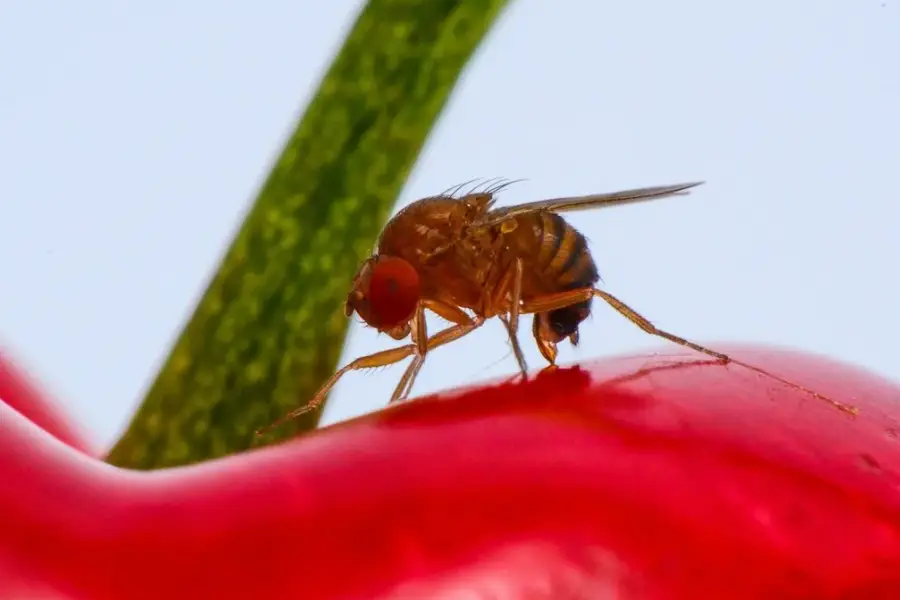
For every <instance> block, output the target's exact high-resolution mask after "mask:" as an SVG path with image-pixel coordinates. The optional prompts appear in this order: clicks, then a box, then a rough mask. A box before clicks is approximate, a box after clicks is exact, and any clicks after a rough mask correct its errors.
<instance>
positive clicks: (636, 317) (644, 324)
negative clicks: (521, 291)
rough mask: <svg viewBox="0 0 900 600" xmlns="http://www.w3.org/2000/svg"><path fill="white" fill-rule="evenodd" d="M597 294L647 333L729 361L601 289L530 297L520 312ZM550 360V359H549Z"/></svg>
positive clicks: (556, 306)
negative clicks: (659, 324) (652, 320)
mask: <svg viewBox="0 0 900 600" xmlns="http://www.w3.org/2000/svg"><path fill="white" fill-rule="evenodd" d="M593 296H597V297H599V298H602V299H603V300H604V301H605V302H607V303H608V304H609V305H610V306H612V307H613V308H614V309H616V311H618V313H619V314H621V315H622V316H623V317H625V318H626V319H628V320H629V321H631V322H632V323H634V324H635V325H637V326H638V327H640V328H641V329H643V330H644V331H646V332H647V333H649V334H651V335H655V336H659V337H661V338H664V339H667V340H669V341H671V342H675V343H676V344H678V345H680V346H685V347H687V348H690V349H692V350H696V351H697V352H702V353H703V354H707V355H709V356H712V357H713V358H715V359H716V360H719V361H720V362H722V363H728V362H731V360H732V359H731V357H730V356H728V355H727V354H722V353H721V352H716V351H715V350H710V349H709V348H706V347H705V346H701V345H700V344H695V343H694V342H691V341H689V340H686V339H684V338H683V337H680V336H677V335H675V334H672V333H669V332H668V331H663V330H662V329H660V328H658V327H656V326H655V325H653V323H651V322H650V321H648V320H647V319H645V318H644V317H642V316H641V315H640V314H638V312H637V311H635V310H634V309H633V308H631V307H630V306H628V305H627V304H625V303H624V302H622V301H621V300H619V299H618V298H616V297H615V296H613V295H612V294H608V293H606V292H604V291H602V290H598V289H594V288H583V289H580V290H571V291H568V292H559V293H556V294H548V295H546V296H541V297H538V298H532V299H531V300H527V301H525V302H523V303H522V312H534V313H539V312H541V313H542V312H549V311H551V310H556V309H559V308H565V307H567V306H571V305H573V304H577V303H579V302H584V301H585V300H589V299H590V298H591V297H593ZM535 336H537V330H535ZM539 346H540V344H539ZM554 358H555V354H554ZM551 362H552V361H551Z"/></svg>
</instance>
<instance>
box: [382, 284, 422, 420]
mask: <svg viewBox="0 0 900 600" xmlns="http://www.w3.org/2000/svg"><path fill="white" fill-rule="evenodd" d="M410 326H411V330H410V337H412V340H413V344H415V348H416V349H415V357H414V358H413V361H412V362H411V363H410V364H409V366H408V367H406V371H405V372H404V373H403V377H401V378H400V383H398V384H397V387H396V388H394V393H393V394H391V399H390V400H389V401H388V404H392V403H394V402H397V401H398V400H401V399H403V398H406V396H407V395H409V392H410V390H411V389H412V384H413V381H414V380H415V378H416V376H417V375H418V374H419V371H420V370H421V369H422V365H423V364H425V355H426V354H427V353H428V328H427V326H426V325H425V309H424V307H423V306H422V303H421V302H420V303H419V307H418V308H417V309H416V314H415V315H414V316H413V318H412V322H411V323H410Z"/></svg>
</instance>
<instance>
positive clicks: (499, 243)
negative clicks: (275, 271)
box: [266, 182, 855, 429]
mask: <svg viewBox="0 0 900 600" xmlns="http://www.w3.org/2000/svg"><path fill="white" fill-rule="evenodd" d="M506 185H508V184H506V183H501V184H499V185H495V186H493V187H492V188H490V189H488V190H485V191H483V192H477V193H469V194H466V195H464V196H456V195H455V194H450V193H447V194H443V195H440V196H435V197H431V198H423V199H421V200H417V201H416V202H413V203H412V204H410V205H409V206H407V207H406V208H404V209H403V210H401V211H400V212H399V213H398V214H397V215H396V216H394V218H392V219H391V220H390V222H388V224H387V225H386V226H385V228H384V231H383V232H382V234H381V237H380V239H379V240H378V246H377V248H376V251H375V253H374V254H373V255H372V256H371V257H370V258H368V259H367V260H366V261H365V262H364V263H363V264H362V265H361V266H360V268H359V270H358V271H357V273H356V276H355V277H354V279H353V283H352V285H351V287H350V292H349V294H348V295H347V302H346V305H345V312H346V314H347V316H348V317H349V316H351V315H353V314H354V313H357V314H358V315H359V316H360V317H362V319H363V321H365V322H366V323H367V324H368V325H370V326H372V327H375V328H376V329H378V330H379V331H381V332H385V333H388V334H389V335H390V336H391V337H393V338H394V339H397V340H401V339H405V338H407V337H408V338H409V339H410V343H408V344H406V345H403V346H400V347H397V348H391V349H388V350H382V351H380V352H375V353H373V354H369V355H366V356H361V357H359V358H357V359H355V360H353V361H352V362H350V363H349V364H347V365H344V366H343V367H341V368H340V369H339V370H338V371H337V372H336V373H334V375H332V376H331V377H329V379H328V380H327V381H326V382H325V383H324V384H323V385H322V387H321V388H320V389H319V391H318V392H317V393H316V395H315V396H313V398H312V399H311V400H309V402H307V403H306V404H305V405H303V406H301V407H300V408H297V409H296V410H293V411H291V412H290V413H288V414H287V415H285V416H284V417H282V419H280V420H278V421H276V422H275V423H273V424H272V425H271V426H270V427H269V428H271V427H274V426H276V425H278V424H279V423H281V422H283V421H284V420H286V419H291V418H294V417H296V416H297V415H300V414H303V413H305V412H308V411H310V410H313V409H315V408H316V407H319V406H321V404H322V402H323V401H324V399H325V397H326V395H327V394H328V392H329V390H331V389H332V387H333V386H334V384H335V383H336V382H337V381H338V379H340V377H341V376H343V375H344V374H345V373H347V372H349V371H353V370H357V369H369V368H373V367H381V366H386V365H390V364H394V363H396V362H399V361H401V360H403V359H404V358H409V357H413V361H412V362H411V363H410V365H409V366H408V367H407V369H406V372H405V373H404V375H403V377H402V379H401V380H400V383H399V384H398V385H397V387H396V388H395V389H394V393H393V395H392V396H391V401H392V402H394V401H397V400H401V399H404V398H406V397H407V396H408V394H409V393H410V390H411V388H412V384H413V382H414V381H415V379H416V376H417V374H418V372H419V370H420V369H421V367H422V364H423V362H424V360H425V356H426V354H428V353H429V352H430V351H431V350H433V349H435V348H438V347H440V346H443V345H445V344H449V343H452V342H453V341H455V340H458V339H460V338H462V337H463V336H466V335H468V334H469V333H470V332H472V331H474V330H475V329H477V328H478V327H480V326H481V325H482V324H483V323H484V322H485V321H486V320H487V319H490V318H492V317H499V318H500V319H501V320H502V321H503V322H504V324H505V325H506V328H507V331H508V333H509V337H510V343H511V345H512V347H513V350H514V352H515V354H516V360H517V362H518V363H519V369H520V370H521V372H522V374H523V375H526V373H527V366H526V365H525V359H524V356H523V354H522V351H521V348H520V346H519V343H518V339H517V335H516V332H517V327H518V318H519V315H520V314H533V315H534V325H533V329H532V333H533V334H534V338H535V342H537V346H538V349H539V350H540V352H541V354H542V355H543V356H544V358H545V359H547V361H548V362H549V363H550V364H551V365H553V364H555V361H556V354H557V349H556V345H557V343H558V342H561V341H563V340H565V339H568V340H569V341H571V342H572V343H573V344H577V343H578V327H579V325H580V324H581V322H582V321H584V320H585V319H586V318H587V317H588V315H589V314H590V311H591V302H592V301H593V299H594V298H595V297H598V298H601V299H603V300H604V301H605V302H606V303H607V304H608V305H610V306H611V307H612V308H614V309H615V310H616V311H618V312H619V313H620V314H621V315H622V316H624V317H625V318H627V319H628V320H629V321H631V322H632V323H634V324H635V325H637V326H638V327H640V328H641V329H642V330H644V331H646V332H647V333H649V334H652V335H655V336H659V337H661V338H663V339H666V340H669V341H670V342H674V343H676V344H679V345H681V346H684V347H685V348H690V349H692V350H695V351H697V352H701V353H703V354H706V355H707V356H711V357H713V358H715V359H716V360H717V361H719V362H721V363H723V364H726V363H729V362H736V363H738V364H741V365H742V366H744V367H745V368H748V369H750V370H752V371H755V372H757V373H759V374H763V375H766V376H768V377H772V378H773V379H776V380H778V381H781V382H783V383H785V384H788V385H790V386H792V387H795V388H797V389H801V390H804V391H806V392H808V393H810V394H811V395H812V396H815V397H817V398H819V399H822V400H826V401H828V402H829V403H831V404H832V405H834V406H835V407H837V408H839V409H840V410H844V411H847V412H853V411H854V410H855V409H854V408H853V407H851V406H848V405H844V404H842V403H840V402H836V401H834V400H831V399H829V398H826V397H824V396H821V395H820V394H817V393H815V392H813V391H811V390H808V389H806V388H804V387H802V386H799V385H797V384H795V383H793V382H790V381H788V380H786V379H783V378H781V377H779V376H777V375H774V374H772V373H769V372H767V371H765V370H763V369H760V368H758V367H754V366H753V365H748V364H746V363H742V362H739V361H735V360H734V359H733V358H731V357H730V356H728V355H727V354H722V353H720V352H716V351H715V350H711V349H710V348H706V347H705V346H701V345H699V344H696V343H694V342H691V341H689V340H687V339H685V338H683V337H680V336H677V335H675V334H672V333H669V332H667V331H664V330H662V329H659V328H658V327H656V326H654V325H653V324H652V323H651V322H650V321H648V320H647V319H646V318H644V317H643V316H641V315H640V314H638V313H637V311H635V310H634V309H632V308H631V307H629V306H628V305H627V304H625V303H624V302H622V301H621V300H619V299H618V298H616V297H615V296H613V295H612V294H610V293H609V292H605V291H603V290H599V289H597V288H596V287H594V285H595V284H596V282H597V281H598V280H599V279H600V277H599V275H598V273H597V266H596V264H594V259H593V258H592V257H591V253H590V251H589V250H588V247H587V241H586V240H585V238H584V236H583V235H581V233H579V232H578V231H577V230H576V229H575V228H574V227H572V226H571V225H569V224H568V223H567V222H566V221H565V220H564V219H563V218H562V217H561V216H560V215H559V214H558V213H559V212H563V211H573V210H583V209H586V208H599V207H603V206H619V205H624V204H631V203H635V202H645V201H648V200H655V199H658V198H665V197H670V196H680V195H684V194H686V193H687V191H688V190H689V189H691V188H693V187H696V186H697V185H699V183H696V182H695V183H683V184H676V185H668V186H657V187H649V188H641V189H634V190H625V191H621V192H613V193H608V194H591V195H587V196H571V197H562V198H551V199H547V200H539V201H536V202H530V203H526V204H519V205H513V206H507V207H503V208H493V204H494V194H495V193H496V192H498V191H499V190H501V189H503V188H504V187H506ZM457 191H458V190H457ZM426 309H427V310H430V311H431V312H434V313H436V314H438V315H440V316H441V317H444V318H445V319H447V320H448V321H450V322H451V323H453V326H451V327H449V328H447V329H444V330H442V331H439V332H437V333H435V334H433V335H432V334H429V333H428V331H427V326H426V323H425V310H426ZM465 309H468V310H469V311H471V312H472V313H474V317H473V316H471V315H470V314H469V313H467V312H466V310H465ZM269 428H266V429H269Z"/></svg>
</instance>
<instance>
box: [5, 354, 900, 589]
mask: <svg viewBox="0 0 900 600" xmlns="http://www.w3.org/2000/svg"><path fill="white" fill-rule="evenodd" d="M728 350H731V351H732V352H733V353H734V354H735V355H738V356H740V357H741V358H742V359H743V360H745V361H747V362H753V363H755V364H758V365H760V366H762V367H765V368H767V369H770V370H771V371H773V372H777V373H778V374H779V375H781V376H783V377H786V378H789V379H792V380H794V381H796V382H797V383H800V384H802V385H804V386H807V387H809V388H813V389H815V390H816V391H818V392H820V393H822V394H826V395H829V396H830V397H832V398H833V399H835V400H838V401H841V402H845V403H848V404H853V405H855V406H857V407H858V408H859V410H860V414H859V415H858V416H856V417H853V416H850V415H847V414H846V413H843V412H840V411H838V410H836V409H834V408H833V407H832V406H831V405H829V404H828V403H826V402H823V401H821V400H819V399H816V398H815V397H812V396H810V395H808V394H806V393H804V392H802V391H798V390H797V389H794V388H790V387H788V386H785V385H784V384H782V383H779V382H777V381H774V380H772V379H770V378H767V377H765V376H762V375H759V374H757V373H754V372H751V371H748V370H746V369H744V368H742V367H738V366H734V365H728V366H723V365H721V364H716V363H711V362H710V361H706V360H704V359H703V358H702V357H697V356H696V355H690V354H685V353H677V354H671V355H661V356H655V357H648V356H641V357H633V358H619V359H610V360H604V361H600V362H596V363H592V364H589V365H583V366H582V367H580V368H578V367H576V368H561V369H559V370H557V371H555V372H553V373H549V374H545V375H542V376H540V377H537V378H534V379H532V380H531V381H529V382H527V383H507V384H495V385H488V386H484V387H479V388H473V389H470V390H468V391H462V390H460V391H457V392H453V393H447V394H443V395H439V396H434V397H429V398H423V399H419V400H415V401H412V402H409V403H405V404H401V405H397V406H395V407H392V408H390V409H387V410H384V411H381V412H377V413H374V414H371V415H367V416H365V417H362V418H360V419H356V420H354V421H350V422H347V423H342V424H339V425H336V426H332V427H328V428H324V429H322V430H320V431H318V432H316V433H315V434H312V435H308V436H305V437H303V438H301V439H298V440H295V441H292V442H290V443H286V444H283V445H281V446H278V447H270V448H265V449H262V450H259V451H253V452H248V453H245V454H241V455H235V456H231V457H228V458H226V459H223V460H218V461H213V462H209V463H204V464H201V465H197V466H192V467H187V468H180V469H172V470H167V471H159V472H152V473H135V472H127V471H123V470H119V469H115V468H112V467H110V466H108V465H105V464H103V463H101V462H99V461H98V460H96V459H92V458H90V457H88V456H86V455H85V454H83V453H81V452H77V451H75V450H73V449H71V448H70V447H68V446H66V445H65V444H63V443H61V442H59V441H58V440H56V439H54V438H53V437H51V436H50V435H48V434H46V433H45V432H44V431H42V430H41V429H39V428H38V427H36V426H34V425H33V424H32V423H30V422H28V421H27V420H26V419H24V418H22V417H21V416H20V415H18V414H17V413H15V412H14V411H12V410H11V409H9V408H8V407H7V406H5V405H0V430H2V433H0V435H2V439H3V444H2V447H0V477H2V479H3V481H4V485H3V486H2V488H0V597H3V598H6V597H22V596H26V597H28V594H29V593H35V590H41V591H44V592H47V591H54V592H56V593H58V594H62V596H63V597H70V598H92V599H105V598H133V599H140V598H198V597H209V598H251V597H252V598H315V599H322V600H329V599H351V598H458V597H466V598H469V597H471V598H527V599H531V598H535V599H538V598H561V599H568V598H585V599H600V598H621V599H638V598H640V599H667V600H668V599H704V598H710V599H734V600H740V599H749V598H760V599H762V598H765V599H782V598H783V599H801V598H802V599H812V598H816V599H835V600H837V599H838V598H840V599H850V598H852V599H855V600H861V599H888V598H891V599H895V598H900V387H898V386H897V384H895V383H892V382H890V381H887V380H884V379H882V378H880V377H878V376H875V375H872V374H870V373H866V372H863V371H860V370H857V369H855V368H852V367H849V366H847V365H842V364H839V363H835V362H832V361H829V360H825V359H822V358H818V357H815V356H810V355H805V354H794V353H785V352H779V351H775V350H771V349H766V348H758V347H732V348H729V349H728ZM464 592H467V593H468V594H469V595H465V593H464ZM17 594H18V595H17Z"/></svg>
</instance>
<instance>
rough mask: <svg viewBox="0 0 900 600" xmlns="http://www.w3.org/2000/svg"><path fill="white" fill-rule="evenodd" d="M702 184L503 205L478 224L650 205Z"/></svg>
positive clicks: (680, 194) (696, 182)
mask: <svg viewBox="0 0 900 600" xmlns="http://www.w3.org/2000/svg"><path fill="white" fill-rule="evenodd" d="M702 183H703V182H702V181H695V182H693V183H679V184H675V185H663V186H658V187H647V188H638V189H634V190H625V191H622V192H612V193H609V194H590V195H587V196H571V197H568V198H551V199H549V200H538V201H536V202H528V203H526V204H516V205H514V206H502V207H500V208H495V209H493V210H491V211H490V212H488V213H487V214H486V215H485V216H484V219H482V220H481V221H479V223H478V224H479V225H484V226H489V225H496V224H498V223H502V222H503V221H505V220H507V219H509V218H510V217H515V216H518V215H522V214H526V213H532V212H539V211H552V212H566V211H574V210H584V209H587V208H600V207H604V206H619V205H621V204H632V203H635V202H647V201H649V200H656V199H658V198H668V197H669V196H684V195H687V194H689V193H690V192H689V191H688V190H690V189H691V188H694V187H697V186H698V185H701V184H702Z"/></svg>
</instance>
